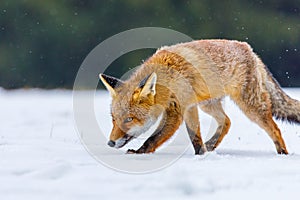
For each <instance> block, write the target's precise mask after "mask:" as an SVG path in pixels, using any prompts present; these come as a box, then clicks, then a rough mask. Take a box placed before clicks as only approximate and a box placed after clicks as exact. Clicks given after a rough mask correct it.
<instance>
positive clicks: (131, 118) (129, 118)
mask: <svg viewBox="0 0 300 200" xmlns="http://www.w3.org/2000/svg"><path fill="white" fill-rule="evenodd" d="M132 120H133V117H127V118H126V119H125V120H124V123H128V122H131V121H132Z"/></svg>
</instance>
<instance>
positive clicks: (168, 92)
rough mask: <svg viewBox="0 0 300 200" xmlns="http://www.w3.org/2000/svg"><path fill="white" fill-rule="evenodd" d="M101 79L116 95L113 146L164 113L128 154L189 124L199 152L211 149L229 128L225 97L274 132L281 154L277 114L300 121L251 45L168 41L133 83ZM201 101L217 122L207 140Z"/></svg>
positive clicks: (296, 107)
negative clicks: (155, 126) (223, 102)
mask: <svg viewBox="0 0 300 200" xmlns="http://www.w3.org/2000/svg"><path fill="white" fill-rule="evenodd" d="M99 76H100V79H101V81H102V82H103V84H104V85H105V87H106V88H107V89H108V90H109V92H110V94H111V96H112V104H111V115H112V122H113V129H112V131H111V134H110V139H109V142H108V145H109V146H111V147H115V148H121V147H123V146H124V145H125V144H127V143H128V142H129V141H130V140H131V139H133V138H136V137H138V136H139V135H141V134H142V133H144V132H145V131H147V130H148V129H149V127H151V126H152V125H153V124H154V123H155V122H156V121H157V119H158V118H160V116H162V119H161V121H160V124H159V126H158V128H157V129H156V131H155V132H154V133H153V134H152V135H151V136H150V137H149V138H148V139H147V140H146V141H145V143H144V144H143V145H142V146H141V147H140V148H139V149H137V150H133V149H129V150H128V151H127V153H137V154H140V153H152V152H154V151H155V150H156V149H157V147H159V146H160V145H161V144H163V143H164V142H165V141H167V140H168V139H169V138H170V137H171V136H172V135H173V134H174V133H175V132H176V130H177V129H178V127H179V126H180V125H181V123H182V122H183V121H185V124H186V128H187V131H188V134H189V137H190V139H191V142H192V144H193V147H194V150H195V154H203V153H205V152H206V151H213V150H214V149H215V148H216V147H217V146H218V145H219V144H220V143H221V141H222V139H223V138H224V136H225V135H226V134H227V132H228V130H229V128H230V120H229V118H228V116H227V115H226V114H225V112H224V110H223V108H222V104H221V100H222V99H223V98H224V97H225V96H229V97H230V98H231V99H232V100H233V101H234V102H235V103H236V104H237V105H238V106H239V108H240V109H241V110H242V111H243V112H244V114H245V115H246V116H247V117H248V118H249V119H250V120H252V121H253V122H255V123H256V124H258V125H259V126H260V127H261V128H263V129H264V130H265V131H266V132H267V133H268V135H269V136H270V138H271V139H272V140H273V142H274V144H275V147H276V150H277V153H278V154H288V151H287V149H286V146H285V143H284V141H283V138H282V136H281V132H280V130H279V128H278V126H277V125H276V123H275V122H274V121H273V118H272V116H274V117H275V118H277V119H281V120H287V121H289V122H294V123H298V124H300V102H299V101H297V100H294V99H292V98H290V97H289V96H288V95H287V94H285V93H284V92H283V91H282V89H281V88H280V86H279V84H278V83H277V81H276V80H275V79H274V78H273V76H272V75H271V73H270V72H269V70H268V69H267V68H266V67H265V65H264V64H263V62H262V61H261V59H260V58H259V57H258V56H257V55H256V54H255V53H254V52H253V50H252V48H251V47H250V45H249V44H248V43H246V42H239V41H234V40H198V41H192V42H187V43H180V44H176V45H173V46H166V47H162V48H160V49H158V50H157V51H156V53H155V54H154V55H152V56H151V57H150V58H149V59H148V60H146V61H145V62H144V63H143V64H141V66H140V67H139V68H138V69H137V70H136V71H135V72H134V73H133V75H132V76H131V77H130V78H129V79H128V80H127V81H122V80H119V79H117V78H114V77H111V76H108V75H104V74H100V75H99ZM198 106H199V107H200V109H202V110H203V111H204V112H206V113H208V114H209V115H211V116H212V117H213V118H214V119H215V120H216V121H217V123H218V127H217V130H216V132H215V133H214V135H213V136H212V138H211V139H209V140H208V141H207V142H205V143H204V142H203V140H202V138H201V134H200V122H199V116H198V109H197V108H198Z"/></svg>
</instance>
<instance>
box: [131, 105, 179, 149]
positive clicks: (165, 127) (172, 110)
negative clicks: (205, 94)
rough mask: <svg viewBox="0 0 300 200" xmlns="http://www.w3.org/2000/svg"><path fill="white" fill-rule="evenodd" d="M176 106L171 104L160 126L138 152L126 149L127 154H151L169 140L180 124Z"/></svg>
mask: <svg viewBox="0 0 300 200" xmlns="http://www.w3.org/2000/svg"><path fill="white" fill-rule="evenodd" d="M177 105H178V104H176V103H175V102H173V103H171V104H170V107H169V108H168V109H166V113H165V116H164V117H163V119H162V121H161V123H160V125H159V126H158V128H157V129H156V131H155V132H154V133H153V134H152V136H151V137H149V138H148V139H147V140H146V141H145V143H144V144H143V145H142V146H141V147H140V148H139V149H138V150H133V149H128V151H127V153H128V154H141V153H153V152H154V151H155V150H156V149H157V148H158V147H159V146H160V145H162V144H163V143H164V142H165V141H167V140H168V139H170V138H171V137H172V135H174V133H175V132H176V130H177V129H178V128H179V126H180V124H181V123H182V115H181V114H180V111H179V110H180V109H179V108H178V107H177Z"/></svg>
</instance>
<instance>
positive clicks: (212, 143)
mask: <svg viewBox="0 0 300 200" xmlns="http://www.w3.org/2000/svg"><path fill="white" fill-rule="evenodd" d="M200 108H201V110H202V111H204V112H205V113H207V114H209V115H211V116H212V117H213V118H214V119H215V120H216V121H217V123H218V127H217V130H216V132H215V134H214V135H213V136H212V137H211V138H210V139H209V140H208V141H207V142H206V143H205V145H206V148H207V150H208V151H213V150H214V149H215V148H217V147H218V145H219V144H220V143H221V142H222V140H223V138H224V137H225V135H226V134H227V133H228V131H229V128H230V125H231V122H230V119H229V117H228V116H227V115H226V114H225V112H224V110H223V108H222V104H221V101H220V100H215V101H211V102H209V103H207V104H202V105H201V106H200Z"/></svg>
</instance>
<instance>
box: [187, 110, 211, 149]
mask: <svg viewBox="0 0 300 200" xmlns="http://www.w3.org/2000/svg"><path fill="white" fill-rule="evenodd" d="M184 121H185V125H186V128H187V131H188V134H189V137H190V140H191V142H192V144H193V147H194V150H195V154H196V155H197V154H200V155H202V154H204V153H205V152H206V146H205V144H204V143H203V141H202V138H201V134H200V122H199V116H198V109H197V106H193V107H191V108H189V109H188V110H186V112H185V115H184Z"/></svg>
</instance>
